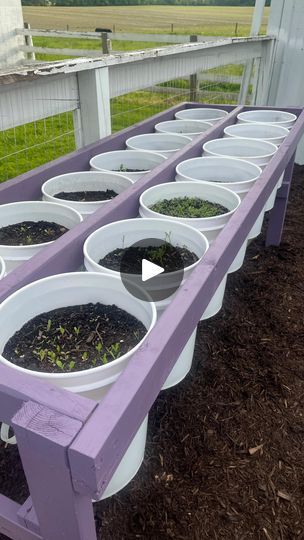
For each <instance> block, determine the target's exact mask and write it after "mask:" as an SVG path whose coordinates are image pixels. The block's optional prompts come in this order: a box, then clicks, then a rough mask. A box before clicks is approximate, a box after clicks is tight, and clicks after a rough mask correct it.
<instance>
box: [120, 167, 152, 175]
mask: <svg viewBox="0 0 304 540" xmlns="http://www.w3.org/2000/svg"><path fill="white" fill-rule="evenodd" d="M148 170H149V169H128V168H126V167H123V166H122V167H121V168H119V169H112V171H113V172H122V173H125V172H148Z"/></svg>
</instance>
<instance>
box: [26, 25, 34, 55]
mask: <svg viewBox="0 0 304 540" xmlns="http://www.w3.org/2000/svg"><path fill="white" fill-rule="evenodd" d="M24 28H25V29H26V30H30V29H31V25H30V24H29V23H27V22H25V23H24ZM24 38H25V45H28V46H29V47H33V46H34V45H33V38H32V36H24ZM27 59H28V60H32V61H33V62H35V60H36V56H35V52H34V51H32V52H28V53H27Z"/></svg>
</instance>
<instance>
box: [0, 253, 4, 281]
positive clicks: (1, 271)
mask: <svg viewBox="0 0 304 540" xmlns="http://www.w3.org/2000/svg"><path fill="white" fill-rule="evenodd" d="M4 276H5V262H4V260H3V259H2V257H0V279H2V278H4Z"/></svg>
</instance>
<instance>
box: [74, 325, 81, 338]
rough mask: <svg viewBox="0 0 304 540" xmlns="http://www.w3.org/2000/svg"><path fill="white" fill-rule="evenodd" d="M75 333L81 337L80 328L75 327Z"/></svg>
mask: <svg viewBox="0 0 304 540" xmlns="http://www.w3.org/2000/svg"><path fill="white" fill-rule="evenodd" d="M74 332H75V334H76V336H79V334H80V326H74Z"/></svg>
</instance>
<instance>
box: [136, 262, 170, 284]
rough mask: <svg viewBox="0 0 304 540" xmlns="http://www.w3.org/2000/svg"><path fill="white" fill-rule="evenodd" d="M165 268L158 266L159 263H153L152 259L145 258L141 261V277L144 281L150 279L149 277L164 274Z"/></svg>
mask: <svg viewBox="0 0 304 540" xmlns="http://www.w3.org/2000/svg"><path fill="white" fill-rule="evenodd" d="M164 271H165V270H164V269H163V268H162V267H161V266H158V265H157V264H154V263H152V262H151V261H147V259H143V260H142V262H141V279H142V281H148V279H152V278H154V277H155V276H159V274H162V273H163V272H164Z"/></svg>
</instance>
